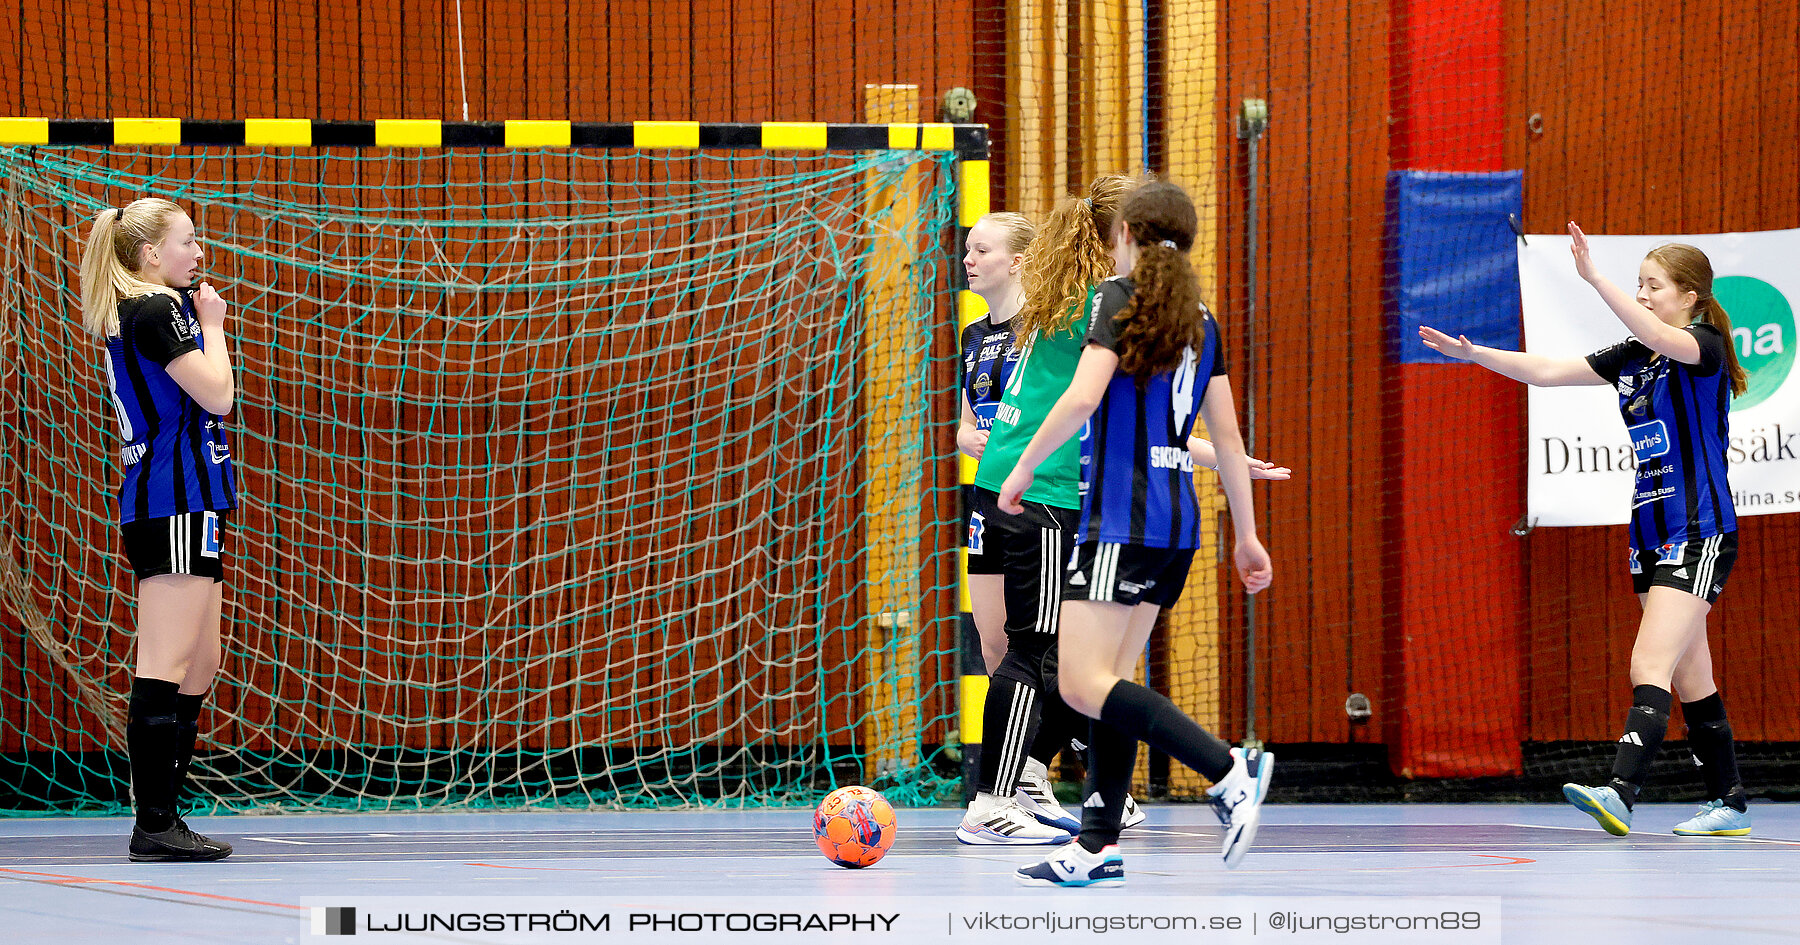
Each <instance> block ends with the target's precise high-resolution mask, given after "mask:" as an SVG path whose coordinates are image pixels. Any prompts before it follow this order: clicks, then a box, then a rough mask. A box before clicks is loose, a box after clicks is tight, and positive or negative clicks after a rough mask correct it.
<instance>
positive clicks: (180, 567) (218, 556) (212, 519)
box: [119, 512, 225, 584]
mask: <svg viewBox="0 0 1800 945" xmlns="http://www.w3.org/2000/svg"><path fill="white" fill-rule="evenodd" d="M224 525H225V513H223V512H188V513H186V514H183V515H171V516H169V517H168V518H149V519H142V520H139V521H136V522H131V523H130V524H127V525H123V526H120V528H119V531H120V532H121V533H122V534H123V535H124V536H125V560H127V561H129V562H131V570H132V571H133V572H134V573H136V574H137V576H138V580H140V581H141V580H143V579H144V578H147V577H156V576H157V575H159V574H193V575H197V576H199V577H209V578H212V579H213V583H215V584H216V583H219V582H222V581H224V580H225V563H224V560H223V554H222V552H223V549H224V543H225V528H224Z"/></svg>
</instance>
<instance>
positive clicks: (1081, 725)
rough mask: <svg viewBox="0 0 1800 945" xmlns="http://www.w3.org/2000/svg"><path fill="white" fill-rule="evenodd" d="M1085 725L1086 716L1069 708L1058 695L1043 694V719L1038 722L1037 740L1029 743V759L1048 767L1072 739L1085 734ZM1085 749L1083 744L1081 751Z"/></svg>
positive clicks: (1086, 725)
mask: <svg viewBox="0 0 1800 945" xmlns="http://www.w3.org/2000/svg"><path fill="white" fill-rule="evenodd" d="M1087 723H1088V719H1087V716H1085V715H1082V714H1081V713H1080V712H1077V711H1075V710H1074V709H1071V708H1069V704H1068V703H1067V702H1064V701H1063V697H1062V695H1061V694H1060V693H1056V692H1045V693H1044V713H1043V718H1042V719H1040V720H1039V721H1038V733H1037V738H1036V739H1033V740H1032V743H1031V757H1032V758H1034V759H1036V760H1038V761H1039V762H1042V763H1043V765H1044V766H1045V767H1049V766H1050V762H1051V761H1052V760H1053V759H1055V758H1056V755H1057V753H1058V752H1060V751H1062V750H1063V749H1064V748H1067V747H1069V742H1070V741H1071V740H1072V739H1075V738H1076V737H1078V736H1081V735H1085V734H1086V733H1087V730H1088V724H1087ZM1086 747H1087V745H1086V743H1085V742H1084V743H1083V745H1082V750H1086Z"/></svg>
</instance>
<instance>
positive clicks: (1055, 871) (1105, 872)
mask: <svg viewBox="0 0 1800 945" xmlns="http://www.w3.org/2000/svg"><path fill="white" fill-rule="evenodd" d="M1013 878H1015V879H1017V880H1018V881H1019V885H1021V886H1071V887H1073V886H1123V885H1125V860H1124V858H1123V857H1121V856H1119V845H1118V844H1116V843H1114V844H1109V845H1107V846H1105V847H1102V848H1101V850H1100V852H1099V853H1089V852H1088V851H1087V850H1085V849H1083V848H1082V846H1081V844H1079V843H1071V844H1069V845H1068V846H1066V847H1063V848H1062V849H1060V850H1057V851H1056V852H1055V853H1052V854H1050V855H1049V856H1047V857H1044V859H1043V862H1040V863H1033V864H1031V865H1030V866H1021V867H1019V871H1018V872H1016V873H1014V874H1013Z"/></svg>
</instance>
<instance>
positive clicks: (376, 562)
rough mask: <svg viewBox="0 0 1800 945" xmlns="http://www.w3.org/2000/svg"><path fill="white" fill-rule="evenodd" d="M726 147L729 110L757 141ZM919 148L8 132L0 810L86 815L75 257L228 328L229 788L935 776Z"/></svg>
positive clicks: (938, 776) (217, 757) (88, 600)
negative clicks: (199, 139)
mask: <svg viewBox="0 0 1800 945" xmlns="http://www.w3.org/2000/svg"><path fill="white" fill-rule="evenodd" d="M749 127H752V128H754V126H749ZM958 165H959V158H958V157H957V155H956V154H955V153H953V152H949V151H935V152H934V151H924V150H907V151H897V150H871V151H826V150H820V151H801V150H789V151H784V150H769V151H763V150H737V151H729V150H719V151H710V150H670V151H656V150H633V149H619V148H613V149H590V150H583V149H580V148H555V147H550V148H514V149H506V150H500V149H491V150H458V149H451V148H405V149H399V148H389V149H360V150H359V149H348V148H345V149H329V148H303V149H281V148H250V147H242V148H234V147H212V148H201V149H195V148H174V149H169V148H161V149H144V148H127V147H116V146H115V147H36V148H27V147H16V148H6V149H0V178H4V181H3V183H0V187H3V196H0V222H3V227H4V250H3V251H0V280H3V283H0V287H3V294H0V307H3V310H4V321H3V323H0V325H3V328H0V331H3V337H4V343H5V356H4V358H3V359H0V450H3V451H4V454H5V460H4V466H3V469H0V588H3V593H4V599H3V602H4V606H0V611H5V612H8V613H10V614H11V615H13V616H14V617H15V618H16V620H17V621H18V625H17V626H15V627H12V628H9V629H8V632H7V633H6V634H5V635H4V640H5V642H4V645H3V647H0V675H3V676H4V678H6V679H8V680H19V681H20V684H19V685H18V686H16V687H15V686H11V685H10V684H9V686H8V687H7V689H6V690H5V691H0V811H12V812H32V811H45V810H62V811H93V812H113V811H117V810H120V809H121V804H122V802H123V801H124V799H125V797H126V794H125V784H126V781H127V769H126V766H125V764H124V759H123V753H122V746H123V735H122V733H123V726H124V718H125V705H124V698H123V694H124V693H125V691H126V690H127V688H128V682H129V677H130V669H131V660H132V632H133V628H134V606H133V602H134V590H133V588H134V581H133V579H132V577H131V574H130V572H129V569H128V568H127V567H126V565H125V563H124V560H123V558H122V555H121V553H120V548H119V542H118V538H117V531H116V525H115V517H114V512H113V507H114V506H113V503H114V498H113V492H114V490H115V489H116V486H117V481H118V475H119V473H118V469H117V459H116V453H117V447H118V443H117V428H116V424H115V423H114V421H113V419H112V417H111V415H110V413H109V412H108V411H107V410H106V409H105V408H104V405H105V404H106V402H107V400H106V391H105V378H104V371H103V368H102V366H101V363H100V360H99V357H100V348H99V346H98V345H97V344H96V343H95V342H94V341H93V340H91V339H89V338H88V337H86V336H85V335H84V334H83V333H82V330H81V328H80V324H79V303H78V276H77V263H78V259H79V253H80V246H81V240H82V238H83V237H84V236H85V235H86V231H87V227H88V225H89V221H91V220H92V218H93V216H94V214H95V213H96V212H97V211H98V210H99V209H101V208H103V207H106V206H109V205H113V206H122V205H123V204H124V203H126V202H128V201H130V200H131V199H133V198H136V197H139V196H146V195H154V196H161V197H166V198H168V199H170V200H173V201H175V202H176V203H178V204H180V205H182V206H183V207H184V208H186V209H187V210H188V211H189V213H190V214H191V215H192V216H193V217H194V220H195V222H196V225H197V227H198V229H199V232H200V235H201V237H202V239H203V240H204V246H205V249H206V252H207V258H206V261H205V263H204V270H205V273H206V278H207V279H208V280H210V281H211V282H213V283H214V284H215V285H216V286H217V287H218V288H219V289H220V292H221V294H223V295H224V296H225V298H226V299H227V301H228V302H229V303H230V305H231V311H230V316H229V317H230V321H229V322H228V325H227V334H228V336H229V337H230V338H231V339H232V343H233V349H234V358H235V361H236V365H237V372H238V373H237V378H238V389H239V395H238V401H237V406H236V410H235V412H234V414H233V416H232V417H230V418H229V420H228V427H229V431H230V434H229V435H230V437H231V440H232V449H233V453H234V455H235V456H236V458H237V463H238V469H239V476H240V482H241V488H242V495H241V505H240V507H239V509H238V511H237V512H236V513H234V514H233V515H232V516H231V519H230V523H229V527H228V531H227V540H226V542H227V543H226V549H227V572H228V578H227V585H226V587H227V590H226V594H225V598H226V607H225V632H226V642H225V662H224V668H223V670H222V672H221V674H220V677H219V680H218V683H217V684H216V686H215V688H214V699H213V700H212V701H211V702H210V703H209V709H208V711H207V714H206V715H205V716H204V717H203V719H202V731H201V741H200V749H199V753H198V756H197V759H196V777H197V787H198V789H199V791H200V792H201V793H202V794H203V795H204V796H205V797H207V798H210V799H211V800H212V801H213V802H214V803H215V804H216V806H217V807H218V808H219V809H230V810H251V809H259V808H269V809H304V808H320V807H353V808H364V809H379V808H410V807H432V808H436V807H481V806H521V805H522V806H536V805H543V806H574V807H587V806H600V807H648V806H657V807H681V806H699V805H778V804H797V803H806V802H808V801H810V800H811V799H813V798H815V797H816V796H817V795H818V794H819V793H820V792H822V791H824V790H828V789H830V788H832V787H835V786H838V785H840V784H844V783H858V782H861V783H873V784H875V785H877V786H878V787H881V788H882V789H884V790H886V791H888V792H889V796H890V797H891V798H892V799H893V800H895V801H896V802H897V803H920V802H925V801H930V800H933V799H935V798H937V797H938V796H940V795H947V794H948V793H950V792H951V791H953V790H954V789H955V787H956V783H955V774H956V763H955V762H956V757H955V756H956V751H955V739H956V733H955V727H956V707H957V704H956V693H955V682H956V672H955V651H956V648H957V633H958V630H957V626H956V611H957V608H956V605H955V604H956V601H955V593H956V592H955V584H956V577H955V574H956V570H955V559H954V551H953V550H952V549H954V547H955V535H954V533H955V524H954V522H955V515H956V488H957V487H956V471H955V466H954V461H953V452H954V444H953V437H952V435H951V433H952V431H950V430H949V429H948V428H947V427H946V428H944V429H939V427H944V426H945V424H944V422H943V421H944V420H945V418H953V417H954V416H955V401H954V397H955V378H954V375H953V373H952V372H953V371H954V365H953V364H948V363H947V362H948V361H949V359H947V358H943V357H937V358H931V357H929V355H930V353H931V352H933V351H937V352H940V353H941V352H942V351H944V350H949V349H951V348H953V347H954V341H953V340H952V339H953V337H954V332H955V330H956V322H955V318H956V315H955V304H954V302H955V292H954V289H955V287H954V284H953V282H952V272H953V269H954V266H953V261H954V259H955V258H956V256H954V255H952V253H953V252H955V250H954V249H953V245H954V243H955V241H956V226H957V223H958V216H957V211H958V207H957V199H956V197H957V179H958Z"/></svg>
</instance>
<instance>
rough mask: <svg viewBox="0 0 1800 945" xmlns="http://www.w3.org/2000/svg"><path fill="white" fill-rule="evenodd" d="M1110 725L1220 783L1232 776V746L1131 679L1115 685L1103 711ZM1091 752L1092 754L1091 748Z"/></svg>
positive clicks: (1101, 716) (1163, 697)
mask: <svg viewBox="0 0 1800 945" xmlns="http://www.w3.org/2000/svg"><path fill="white" fill-rule="evenodd" d="M1100 718H1101V720H1102V721H1104V722H1105V723H1106V724H1108V725H1110V726H1112V727H1114V728H1117V729H1118V730H1120V731H1122V732H1124V733H1126V734H1127V735H1130V736H1131V737H1133V738H1141V739H1143V740H1144V741H1146V742H1149V743H1150V747H1152V748H1155V749H1156V750H1158V751H1160V752H1162V753H1163V754H1165V755H1168V756H1169V757H1171V758H1173V759H1175V760H1176V761H1179V762H1181V763H1182V764H1184V765H1187V766H1188V767H1190V768H1192V769H1194V770H1195V771H1198V772H1200V774H1201V775H1202V776H1204V777H1205V778H1206V779H1207V780H1208V781H1213V782H1217V781H1218V780H1219V779H1221V778H1223V777H1225V776H1226V775H1227V774H1230V773H1231V764H1232V761H1231V746H1230V745H1227V744H1225V743H1224V742H1222V741H1220V740H1219V739H1218V737H1217V736H1215V735H1213V734H1212V733H1211V732H1208V731H1207V730H1206V729H1203V728H1201V727H1200V723H1198V722H1195V721H1194V720H1193V719H1190V718H1188V717H1187V714H1186V713H1184V712H1182V711H1181V710H1180V709H1179V708H1177V707H1176V706H1175V703H1173V702H1170V701H1169V700H1168V698H1167V697H1165V696H1163V695H1162V694H1161V693H1158V692H1153V691H1151V690H1149V689H1145V688H1144V687H1143V686H1140V685H1138V684H1137V683H1134V682H1132V681H1131V680H1129V679H1121V680H1119V681H1118V682H1117V683H1114V684H1113V688H1112V691H1111V692H1109V693H1107V694H1106V704H1105V705H1102V706H1101V707H1100ZM1089 750H1090V751H1091V750H1092V746H1090V748H1089Z"/></svg>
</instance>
